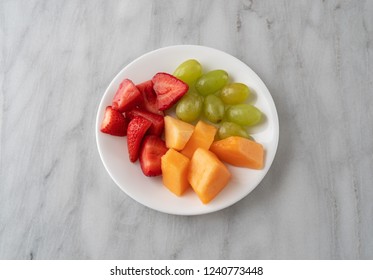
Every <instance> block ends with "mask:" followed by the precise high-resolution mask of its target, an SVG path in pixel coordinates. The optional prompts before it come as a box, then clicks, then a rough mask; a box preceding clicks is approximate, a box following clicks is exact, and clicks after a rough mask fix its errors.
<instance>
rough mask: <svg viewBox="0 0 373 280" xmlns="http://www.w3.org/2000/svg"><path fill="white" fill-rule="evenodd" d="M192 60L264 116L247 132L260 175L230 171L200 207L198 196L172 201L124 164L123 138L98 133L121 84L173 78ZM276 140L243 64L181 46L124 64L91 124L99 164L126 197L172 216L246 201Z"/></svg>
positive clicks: (262, 98) (271, 111)
mask: <svg viewBox="0 0 373 280" xmlns="http://www.w3.org/2000/svg"><path fill="white" fill-rule="evenodd" d="M190 58H194V59H197V60H198V61H199V62H200V63H201V64H202V67H203V70H204V72H206V71H209V70H213V69H224V70H226V71H227V72H228V74H229V75H230V77H231V81H234V82H242V83H245V84H247V85H248V86H249V87H250V88H251V89H252V90H253V92H254V98H253V99H252V100H251V102H252V103H253V104H254V105H255V106H257V107H258V108H259V109H260V110H261V111H262V112H263V113H264V115H265V117H266V120H265V122H264V123H263V124H261V125H259V126H257V127H256V128H255V129H254V130H252V131H251V133H252V135H253V137H254V138H255V140H256V141H257V142H260V143H261V144H263V145H264V148H265V165H264V169H263V170H259V171H258V170H250V169H247V168H238V167H233V166H229V165H228V168H229V170H230V171H231V173H232V179H231V181H230V182H229V183H228V185H227V186H226V187H225V188H224V190H223V191H222V192H221V193H220V194H219V195H218V196H217V197H216V198H215V199H214V200H213V201H211V202H210V203H209V204H208V205H204V204H202V202H201V201H200V200H199V199H198V197H197V195H196V194H195V193H194V192H193V191H192V190H189V191H187V193H186V194H185V195H184V196H182V197H177V196H175V195H174V194H172V193H171V192H170V191H168V189H166V188H165V187H164V186H163V185H162V179H161V177H160V176H159V177H146V176H144V175H143V174H142V171H141V168H140V166H139V163H138V161H137V162H136V163H135V164H133V163H131V162H130V161H129V159H128V152H127V142H126V141H127V138H126V137H115V136H111V135H107V134H104V133H101V132H100V124H101V121H102V119H103V116H104V111H105V107H106V106H108V105H110V104H111V101H112V99H113V96H114V94H115V92H116V90H117V88H118V86H119V84H120V82H121V81H122V80H123V79H125V78H128V79H131V80H132V81H133V82H134V83H135V84H137V83H141V82H144V81H146V80H149V79H151V78H152V77H153V76H154V75H155V74H156V73H157V72H168V73H172V72H173V71H174V69H175V68H176V67H177V66H178V65H179V64H180V63H182V62H183V61H185V60H187V59H190ZM278 137H279V124H278V116H277V111H276V107H275V104H274V102H273V99H272V97H271V94H270V93H269V91H268V89H267V87H266V86H265V85H264V83H263V82H262V80H261V79H260V78H259V77H258V75H256V74H255V73H254V71H253V70H251V69H250V68H249V67H248V66H247V65H246V64H244V63H243V62H241V61H240V60H238V59H237V58H235V57H233V56H231V55H229V54H227V53H224V52H222V51H219V50H216V49H212V48H209V47H203V46H194V45H180V46H171V47H166V48H161V49H158V50H155V51H152V52H149V53H147V54H145V55H143V56H141V57H139V58H137V59H136V60H134V61H133V62H132V63H130V64H128V65H127V66H126V67H125V68H124V69H123V70H122V71H120V72H119V74H118V75H117V76H116V77H115V78H114V80H113V81H112V82H111V83H110V85H109V87H108V88H107V90H106V91H105V94H104V96H103V97H102V100H101V103H100V106H99V108H98V113H97V119H96V140H97V146H98V151H99V153H100V156H101V159H102V162H103V164H104V166H105V168H106V170H107V171H108V173H109V174H110V176H111V178H112V179H113V180H114V182H115V183H116V184H117V185H118V186H119V187H120V188H121V189H122V190H123V191H124V192H125V193H126V194H127V195H129V196H130V197H132V198H133V199H134V200H136V201H138V202H139V203H141V204H143V205H146V206H148V207H150V208H152V209H155V210H158V211H161V212H165V213H169V214H176V215H199V214H205V213H210V212H214V211H218V210H220V209H223V208H226V207H228V206H230V205H232V204H234V203H236V202H237V201H239V200H240V199H242V198H244V197H245V196H246V195H248V194H249V193H250V192H251V191H252V190H253V189H254V188H255V187H256V186H257V185H258V184H259V183H260V181H261V180H262V179H263V177H264V176H265V175H266V174H267V172H268V170H269V168H270V166H271V164H272V161H273V159H274V157H275V154H276V150H277V144H278Z"/></svg>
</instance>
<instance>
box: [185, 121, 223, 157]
mask: <svg viewBox="0 0 373 280" xmlns="http://www.w3.org/2000/svg"><path fill="white" fill-rule="evenodd" d="M216 131H217V128H216V127H215V126H213V125H209V124H207V123H205V122H203V121H199V122H198V123H197V124H196V126H195V128H194V131H193V134H192V136H191V137H190V139H189V141H188V142H187V143H186V145H185V147H184V149H183V150H182V151H181V153H182V154H183V155H185V156H187V157H188V158H191V157H192V156H193V153H194V151H195V150H197V148H203V149H206V150H208V149H209V148H210V146H211V144H212V142H213V141H214V137H215V134H216Z"/></svg>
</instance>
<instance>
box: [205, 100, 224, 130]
mask: <svg viewBox="0 0 373 280" xmlns="http://www.w3.org/2000/svg"><path fill="white" fill-rule="evenodd" d="M203 113H204V114H205V117H206V118H207V119H208V120H209V121H210V122H213V123H218V122H221V121H222V119H223V117H224V103H223V101H221V99H220V98H219V97H217V96H216V95H213V94H211V95H208V96H207V97H205V102H204V104H203Z"/></svg>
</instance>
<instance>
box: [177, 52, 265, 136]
mask: <svg viewBox="0 0 373 280" xmlns="http://www.w3.org/2000/svg"><path fill="white" fill-rule="evenodd" d="M173 75H174V76H175V77H177V78H178V79H180V80H182V81H183V82H185V83H187V84H188V85H189V90H188V92H187V94H186V95H184V96H183V98H182V99H181V100H180V101H179V102H178V103H177V106H176V115H177V117H178V118H179V119H181V120H183V121H185V122H189V123H191V122H194V121H196V120H197V119H199V118H200V117H201V116H202V115H203V116H204V117H205V118H206V119H207V120H209V121H210V122H212V123H215V124H218V125H219V129H218V137H219V138H220V139H224V138H227V137H229V136H241V137H245V138H251V137H250V135H249V134H248V133H247V131H246V128H245V127H247V126H253V125H256V124H258V123H259V122H260V121H261V118H262V113H261V111H260V110H259V109H258V108H256V107H255V106H253V105H251V104H247V103H246V101H247V99H248V98H249V97H250V95H251V92H250V89H249V87H248V86H247V85H245V84H243V83H230V81H229V75H228V73H227V72H226V71H224V70H212V71H209V72H207V73H203V70H202V66H201V64H200V63H199V62H198V61H197V60H195V59H189V60H186V61H184V62H183V63H182V64H180V65H179V66H178V67H177V68H176V70H175V72H174V73H173Z"/></svg>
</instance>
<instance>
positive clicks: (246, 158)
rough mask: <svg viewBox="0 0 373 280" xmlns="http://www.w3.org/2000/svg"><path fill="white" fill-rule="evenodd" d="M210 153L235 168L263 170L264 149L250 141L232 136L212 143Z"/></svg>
mask: <svg viewBox="0 0 373 280" xmlns="http://www.w3.org/2000/svg"><path fill="white" fill-rule="evenodd" d="M210 151H212V152H213V153H214V154H216V155H217V156H218V158H219V159H221V160H222V161H225V162H227V163H229V164H232V165H234V166H240V167H248V168H253V169H262V168H263V166H264V149H263V146H262V145H261V144H260V143H257V142H254V141H251V140H249V139H246V138H243V137H239V136H231V137H228V138H225V139H223V140H219V141H216V142H214V143H212V145H211V147H210Z"/></svg>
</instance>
